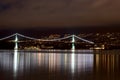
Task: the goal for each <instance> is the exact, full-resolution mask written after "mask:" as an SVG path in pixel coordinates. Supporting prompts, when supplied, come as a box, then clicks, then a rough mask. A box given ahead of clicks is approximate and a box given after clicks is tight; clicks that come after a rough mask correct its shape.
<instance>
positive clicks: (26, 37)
mask: <svg viewBox="0 0 120 80" xmlns="http://www.w3.org/2000/svg"><path fill="white" fill-rule="evenodd" d="M11 37H14V40H13V41H14V43H15V47H14V49H16V50H17V49H18V43H19V38H18V37H22V38H25V39H29V40H35V41H47V42H51V41H61V40H66V39H71V43H72V46H71V49H72V50H75V43H76V40H75V39H78V40H81V41H84V42H86V43H89V44H94V42H93V41H89V40H86V39H84V38H81V37H79V36H76V35H69V36H66V37H62V38H57V39H39V38H34V37H29V36H26V35H22V34H19V33H15V34H12V35H9V36H6V37H3V38H1V39H0V41H2V40H6V39H9V38H11Z"/></svg>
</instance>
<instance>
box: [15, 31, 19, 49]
mask: <svg viewBox="0 0 120 80" xmlns="http://www.w3.org/2000/svg"><path fill="white" fill-rule="evenodd" d="M14 42H15V47H14V50H18V36H17V33H16V34H15V41H14Z"/></svg>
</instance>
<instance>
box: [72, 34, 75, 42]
mask: <svg viewBox="0 0 120 80" xmlns="http://www.w3.org/2000/svg"><path fill="white" fill-rule="evenodd" d="M74 42H75V37H74V35H72V43H74Z"/></svg>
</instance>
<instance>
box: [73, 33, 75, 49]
mask: <svg viewBox="0 0 120 80" xmlns="http://www.w3.org/2000/svg"><path fill="white" fill-rule="evenodd" d="M72 50H73V51H74V50H75V35H72Z"/></svg>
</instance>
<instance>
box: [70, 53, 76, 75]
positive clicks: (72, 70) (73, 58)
mask: <svg viewBox="0 0 120 80" xmlns="http://www.w3.org/2000/svg"><path fill="white" fill-rule="evenodd" d="M71 72H72V73H74V72H75V54H74V52H73V53H72V54H71Z"/></svg>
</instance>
